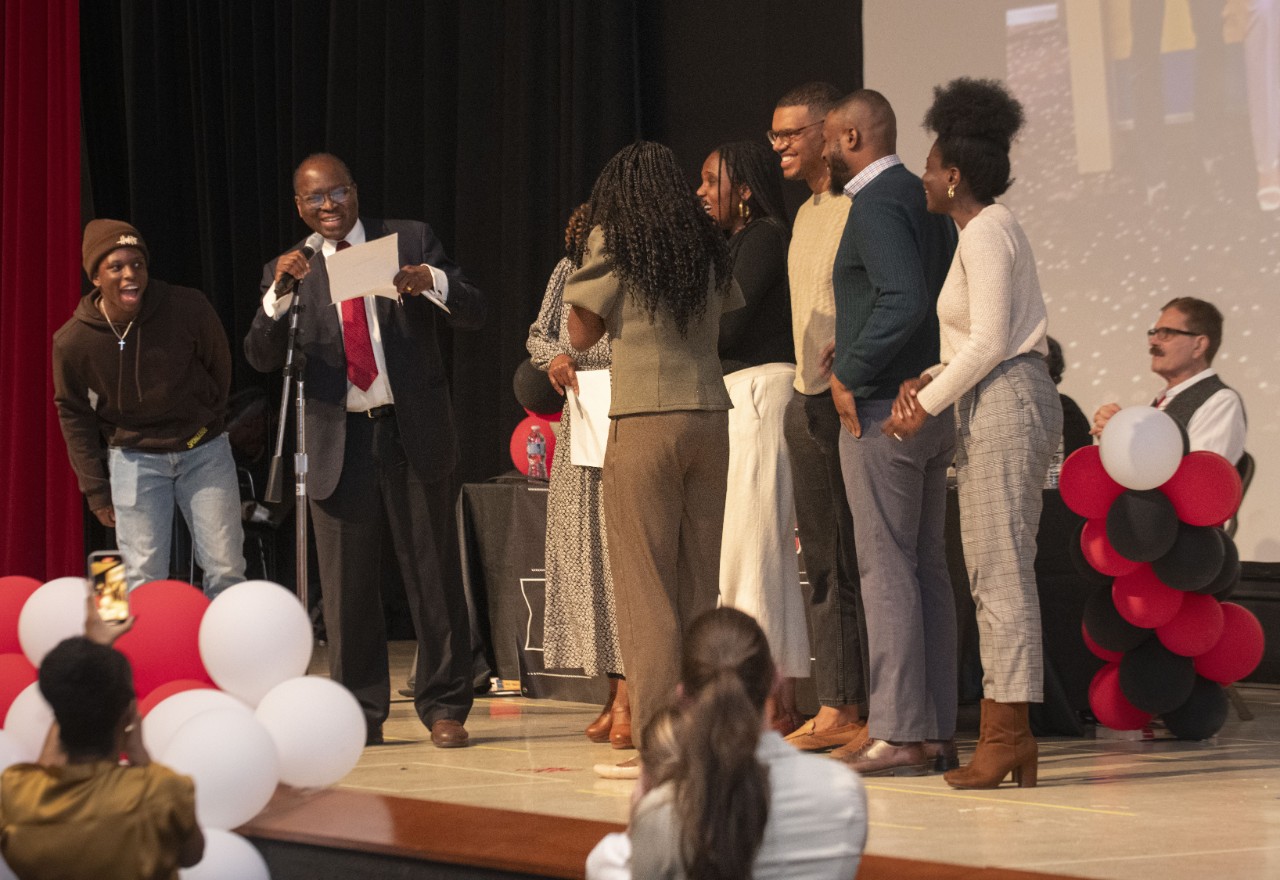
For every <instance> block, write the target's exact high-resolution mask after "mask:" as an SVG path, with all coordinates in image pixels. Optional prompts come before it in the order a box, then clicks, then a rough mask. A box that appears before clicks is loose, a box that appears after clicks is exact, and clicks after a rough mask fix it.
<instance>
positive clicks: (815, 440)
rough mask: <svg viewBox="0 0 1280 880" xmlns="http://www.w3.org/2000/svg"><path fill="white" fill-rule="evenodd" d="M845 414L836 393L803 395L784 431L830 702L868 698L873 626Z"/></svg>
mask: <svg viewBox="0 0 1280 880" xmlns="http://www.w3.org/2000/svg"><path fill="white" fill-rule="evenodd" d="M841 430H842V429H841V427H840V417H839V415H838V414H837V413H836V406H835V403H834V402H833V401H832V400H831V395H830V393H827V392H824V393H822V394H813V395H809V394H801V393H799V392H796V393H795V396H794V397H792V398H791V402H790V403H788V404H787V414H786V422H785V425H784V431H785V434H786V440H787V452H788V453H789V454H790V457H791V477H792V481H793V482H794V484H795V497H796V524H797V525H798V527H799V529H800V550H801V553H803V554H804V568H805V573H806V574H807V575H808V580H809V596H810V598H809V604H810V609H809V617H810V621H811V622H812V625H813V656H814V686H815V688H816V689H817V694H818V702H820V703H821V704H822V705H824V706H845V705H850V704H853V703H864V702H866V699H867V669H868V667H869V665H870V664H869V661H868V659H867V626H866V618H865V617H864V616H863V610H862V589H861V581H860V580H859V579H858V556H857V551H856V549H855V548H854V542H853V518H852V516H850V514H849V501H848V499H847V498H846V496H845V490H844V477H843V476H842V474H841V471H840V431H841Z"/></svg>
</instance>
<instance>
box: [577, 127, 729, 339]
mask: <svg viewBox="0 0 1280 880" xmlns="http://www.w3.org/2000/svg"><path fill="white" fill-rule="evenodd" d="M591 218H592V220H593V221H594V222H595V223H596V224H597V225H599V226H600V228H601V229H602V230H603V231H604V251H605V254H606V255H608V257H609V259H610V260H611V261H612V263H613V271H614V273H615V274H616V275H617V276H618V278H619V280H620V281H621V282H622V287H623V290H624V291H625V292H626V293H627V294H628V295H629V296H630V297H631V298H632V301H633V302H635V304H636V305H637V306H639V307H640V308H641V309H643V310H644V312H645V313H646V314H647V315H648V316H649V320H650V321H656V320H657V315H658V312H659V311H662V312H664V313H666V314H668V315H670V317H671V320H672V322H673V323H674V324H675V326H676V329H677V330H678V331H679V332H680V335H681V336H683V335H685V334H686V333H687V332H688V329H689V324H690V322H691V321H693V320H695V319H697V318H700V317H701V316H702V315H703V313H704V312H706V309H707V295H708V287H709V285H710V282H711V280H712V278H713V273H714V279H715V285H716V290H717V291H718V292H719V293H721V294H722V295H723V294H725V293H727V292H728V289H729V284H730V282H731V281H732V280H733V278H732V275H731V264H730V262H729V247H728V244H727V243H726V242H725V240H724V235H723V234H722V233H721V231H720V228H719V227H718V226H716V224H715V222H714V221H712V219H711V218H710V217H709V216H708V215H707V212H706V211H705V210H703V208H702V204H701V202H699V200H698V197H697V196H696V195H694V192H693V190H692V189H691V188H690V187H689V183H688V181H687V180H686V179H685V177H684V175H683V174H682V173H681V171H680V167H679V166H678V165H677V164H676V157H675V154H673V153H672V152H671V150H670V149H668V148H667V147H664V146H663V145H662V144H655V143H652V142H650V141H637V142H636V143H634V144H631V145H630V146H628V147H624V148H623V149H622V150H621V151H619V152H618V154H617V155H616V156H614V157H613V158H612V159H610V160H609V161H608V163H607V164H606V165H605V166H604V170H603V171H601V172H600V176H599V177H598V178H597V179H596V184H595V187H594V188H593V189H592V191H591Z"/></svg>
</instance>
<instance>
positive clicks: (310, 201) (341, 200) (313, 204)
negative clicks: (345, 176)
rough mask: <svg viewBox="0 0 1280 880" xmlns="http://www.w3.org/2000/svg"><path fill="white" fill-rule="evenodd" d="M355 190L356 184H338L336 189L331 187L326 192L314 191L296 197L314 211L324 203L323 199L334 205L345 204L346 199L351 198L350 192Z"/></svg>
mask: <svg viewBox="0 0 1280 880" xmlns="http://www.w3.org/2000/svg"><path fill="white" fill-rule="evenodd" d="M355 191H356V185H355V184H354V183H353V184H351V185H350V186H340V187H337V188H336V189H331V190H329V191H328V192H327V193H314V194H313V195H309V196H296V198H297V199H298V201H299V202H301V203H302V204H304V205H306V206H307V207H308V208H310V209H312V210H313V211H314V210H317V209H319V208H320V207H322V206H323V205H324V202H325V199H328V200H329V201H331V202H333V203H334V204H335V205H344V204H346V202H347V199H349V198H351V194H352V193H353V192H355Z"/></svg>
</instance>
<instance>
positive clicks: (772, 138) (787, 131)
mask: <svg viewBox="0 0 1280 880" xmlns="http://www.w3.org/2000/svg"><path fill="white" fill-rule="evenodd" d="M821 124H822V120H821V119H819V120H818V121H817V122H810V123H809V124H808V125H802V126H800V127H799V128H784V129H782V131H766V132H765V133H764V136H765V137H767V138H768V139H769V143H770V144H772V145H773V146H775V147H776V146H777V145H778V144H789V143H791V142H792V141H793V140H795V139H796V136H797V135H798V134H800V132H802V131H804V130H805V129H806V128H813V127H814V126H815V125H821Z"/></svg>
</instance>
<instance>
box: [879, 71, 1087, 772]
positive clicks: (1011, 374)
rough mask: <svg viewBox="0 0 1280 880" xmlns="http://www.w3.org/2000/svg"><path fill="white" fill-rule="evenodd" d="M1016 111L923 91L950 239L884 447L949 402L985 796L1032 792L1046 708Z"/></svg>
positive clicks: (1039, 428)
mask: <svg viewBox="0 0 1280 880" xmlns="http://www.w3.org/2000/svg"><path fill="white" fill-rule="evenodd" d="M1022 123H1023V113H1022V105H1021V104H1019V103H1018V101H1017V100H1016V99H1014V98H1013V96H1012V95H1010V94H1009V92H1008V91H1007V90H1006V89H1005V87H1004V86H1003V85H1002V84H1000V83H999V82H996V81H995V80H976V79H969V78H961V79H956V80H953V81H952V82H950V83H948V84H947V85H946V86H939V87H937V88H935V90H934V101H933V105H932V106H931V107H930V108H929V111H928V113H927V114H926V115H925V127H926V128H928V129H929V130H931V131H933V132H934V133H935V134H936V135H937V140H936V141H935V142H934V144H933V147H932V149H930V150H929V156H928V159H927V160H926V163H925V172H924V177H923V181H924V189H925V197H926V200H927V203H928V208H929V210H930V211H933V212H935V213H939V214H947V215H949V216H950V217H951V219H952V220H954V221H955V223H956V225H957V226H958V227H959V229H960V241H959V245H958V246H957V248H956V253H955V258H954V259H953V261H952V263H951V270H950V272H949V273H948V274H947V280H946V282H945V283H944V284H943V287H942V293H941V294H940V295H939V297H938V322H939V326H940V331H941V333H940V341H941V359H942V363H940V364H937V365H935V366H933V367H930V368H929V369H928V370H926V371H924V372H923V373H922V374H921V375H920V376H919V377H918V378H916V379H908V380H907V381H906V382H904V383H902V387H901V390H900V391H899V394H898V398H897V400H896V401H895V403H894V407H893V417H892V418H891V419H890V420H889V421H888V422H887V423H885V425H884V429H883V430H884V432H885V433H886V434H889V435H897V436H900V437H907V436H912V435H914V434H915V433H916V432H917V431H919V430H920V428H921V427H922V426H923V425H924V422H925V420H926V419H929V418H932V417H934V416H935V415H937V414H939V413H942V412H945V411H946V409H947V407H949V406H951V405H952V404H955V420H956V477H957V481H958V483H959V489H960V522H961V536H962V540H963V544H964V556H965V563H966V565H967V566H968V570H969V584H970V590H971V592H972V593H973V598H974V602H975V603H976V604H977V615H978V632H979V639H980V650H981V656H982V667H983V682H982V685H983V694H984V698H983V700H982V721H981V729H980V734H979V738H978V744H977V748H976V750H975V751H974V754H973V757H972V759H971V761H970V763H969V764H967V765H965V766H963V767H959V768H957V769H955V770H951V771H949V772H947V773H946V774H944V778H945V779H946V781H947V783H948V784H950V785H951V786H952V787H954V788H995V787H996V786H998V785H999V784H1000V783H1001V782H1002V781H1004V779H1005V777H1007V776H1008V775H1009V774H1010V772H1012V774H1013V778H1014V781H1015V782H1017V783H1018V785H1020V786H1027V787H1029V786H1034V785H1035V784H1036V771H1037V759H1038V750H1037V748H1036V741H1035V738H1034V737H1033V736H1032V735H1031V727H1030V724H1029V721H1028V715H1027V704H1028V703H1038V702H1041V701H1042V700H1043V699H1044V657H1043V647H1042V644H1041V631H1040V605H1039V599H1038V597H1037V593H1036V577H1035V554H1036V529H1037V526H1038V524H1039V521H1040V510H1041V504H1042V496H1041V487H1042V486H1043V485H1044V481H1045V476H1046V475H1047V473H1048V470H1049V463H1050V460H1051V459H1052V457H1053V454H1054V452H1055V450H1056V449H1057V447H1058V442H1059V439H1060V437H1061V434H1062V404H1061V403H1060V402H1059V400H1058V394H1057V390H1056V389H1055V388H1054V384H1053V380H1052V379H1051V378H1050V377H1049V370H1048V367H1047V365H1046V363H1045V358H1046V357H1047V355H1048V353H1049V348H1048V343H1047V341H1046V336H1047V328H1048V317H1047V312H1046V309H1045V304H1044V296H1043V294H1042V293H1041V291H1040V281H1039V279H1038V277H1037V275H1036V263H1035V255H1034V254H1032V252H1031V244H1030V242H1028V240H1027V236H1026V234H1025V233H1023V231H1022V227H1021V226H1019V225H1018V221H1017V220H1016V219H1015V218H1014V216H1013V213H1012V212H1011V211H1010V210H1009V209H1008V208H1006V207H1005V206H1004V205H1001V204H998V203H997V202H996V198H997V197H998V196H1000V195H1002V194H1003V193H1004V192H1005V191H1006V190H1008V189H1009V187H1010V185H1012V183H1013V181H1012V180H1010V178H1009V170H1010V166H1009V147H1010V144H1011V143H1012V142H1013V138H1014V136H1015V135H1016V134H1017V133H1018V131H1019V130H1020V129H1021V128H1022Z"/></svg>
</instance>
